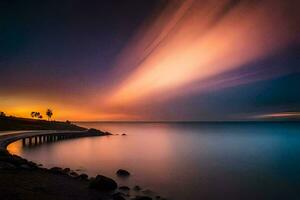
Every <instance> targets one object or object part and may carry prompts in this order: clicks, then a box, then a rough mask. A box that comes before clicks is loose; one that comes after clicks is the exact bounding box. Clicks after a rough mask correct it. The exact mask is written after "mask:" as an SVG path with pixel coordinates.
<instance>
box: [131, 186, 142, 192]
mask: <svg viewBox="0 0 300 200" xmlns="http://www.w3.org/2000/svg"><path fill="white" fill-rule="evenodd" d="M141 189H142V188H141V187H140V186H138V185H136V186H134V187H133V190H135V191H140V190H141Z"/></svg>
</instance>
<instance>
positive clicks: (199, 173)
mask: <svg viewBox="0 0 300 200" xmlns="http://www.w3.org/2000/svg"><path fill="white" fill-rule="evenodd" d="M79 125H81V126H85V127H94V128H99V129H101V130H105V131H110V132H112V133H114V134H122V133H126V134H127V136H105V137H93V138H83V139H73V140H65V141H59V142H56V143H51V144H43V145H40V146H35V147H30V148H29V147H22V144H21V143H20V142H16V143H13V144H12V145H10V146H9V149H10V151H12V152H13V153H16V154H18V155H20V156H22V157H25V158H27V159H29V160H32V161H35V162H37V163H41V164H43V165H45V166H47V167H52V166H61V167H70V168H72V169H80V170H82V171H83V172H85V173H88V174H89V175H92V176H94V175H96V174H104V175H106V176H110V177H113V178H114V179H115V180H117V182H118V183H120V184H121V185H128V186H134V185H136V184H138V185H140V186H141V187H142V188H144V189H149V190H152V191H154V192H156V193H158V194H160V195H162V196H165V197H167V198H169V199H174V200H198V199H264V200H265V199H300V124H296V123H277V124H275V123H251V124H250V123H227V124H225V123H215V124H214V123H207V124H204V123H198V124H197V123H80V124H79ZM119 168H124V169H127V170H129V171H130V172H131V173H132V176H131V177H129V178H128V179H120V178H117V177H116V176H115V172H116V170H117V169H119Z"/></svg>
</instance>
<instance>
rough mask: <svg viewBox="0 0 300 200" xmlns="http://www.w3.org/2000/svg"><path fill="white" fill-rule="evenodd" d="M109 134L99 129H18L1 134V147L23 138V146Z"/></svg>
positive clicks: (3, 147) (3, 148)
mask: <svg viewBox="0 0 300 200" xmlns="http://www.w3.org/2000/svg"><path fill="white" fill-rule="evenodd" d="M103 135H108V133H105V132H102V131H98V130H85V131H48V130H40V131H16V132H7V133H3V134H1V135H0V149H2V150H5V149H6V147H7V146H8V145H9V144H10V143H12V142H15V141H17V140H22V144H23V146H31V145H38V144H43V143H49V142H55V141H59V140H66V139H73V138H82V137H96V136H103Z"/></svg>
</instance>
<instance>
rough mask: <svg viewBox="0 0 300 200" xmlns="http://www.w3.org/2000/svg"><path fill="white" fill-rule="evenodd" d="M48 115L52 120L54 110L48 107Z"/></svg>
mask: <svg viewBox="0 0 300 200" xmlns="http://www.w3.org/2000/svg"><path fill="white" fill-rule="evenodd" d="M46 115H47V116H48V120H50V118H51V117H52V115H53V112H52V110H51V109H49V108H48V109H47V111H46Z"/></svg>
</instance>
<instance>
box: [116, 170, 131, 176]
mask: <svg viewBox="0 0 300 200" xmlns="http://www.w3.org/2000/svg"><path fill="white" fill-rule="evenodd" d="M116 174H117V175H118V176H123V177H127V176H130V173H129V172H128V171H127V170H125V169H119V170H118V171H117V173H116Z"/></svg>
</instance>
